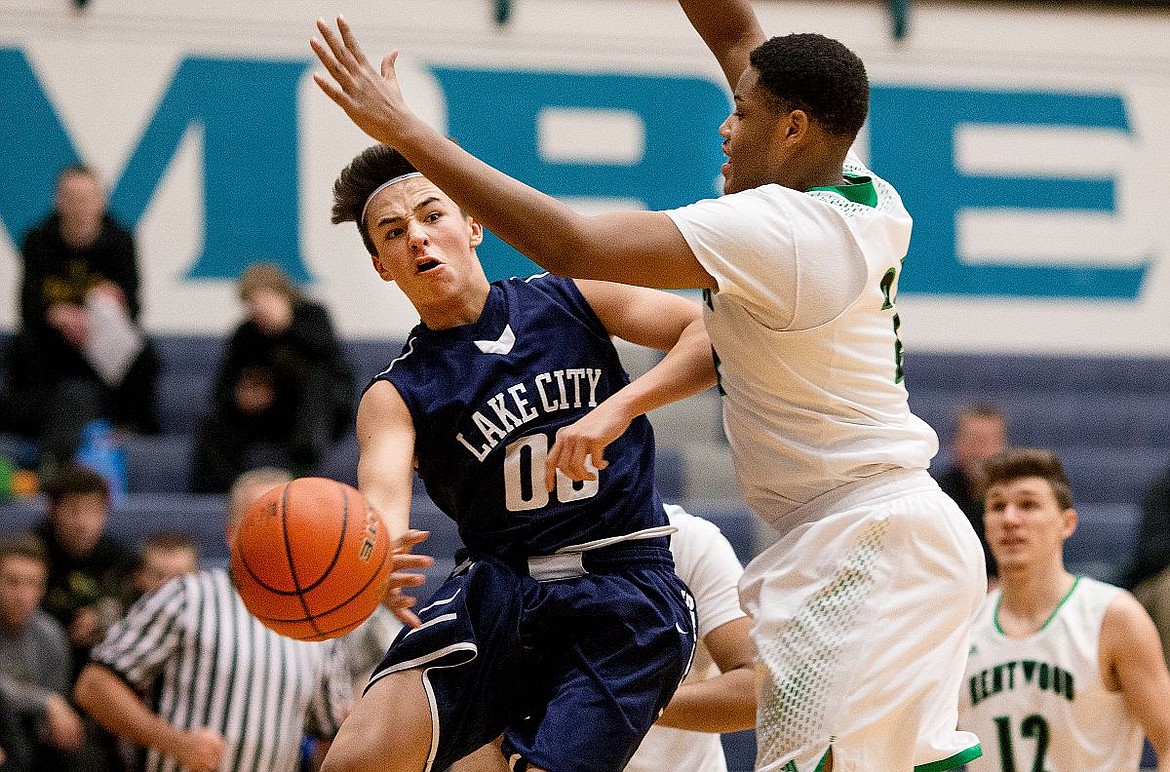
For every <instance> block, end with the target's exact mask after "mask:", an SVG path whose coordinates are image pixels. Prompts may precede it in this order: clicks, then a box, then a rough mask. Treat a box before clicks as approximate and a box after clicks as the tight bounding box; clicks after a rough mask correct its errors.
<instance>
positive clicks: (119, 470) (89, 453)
mask: <svg viewBox="0 0 1170 772" xmlns="http://www.w3.org/2000/svg"><path fill="white" fill-rule="evenodd" d="M74 461H76V462H77V463H78V464H81V465H82V466H87V467H89V468H90V469H92V470H94V471H95V472H97V473H98V474H100V475H101V476H102V477H104V478H105V479H106V484H107V485H108V486H109V488H110V503H111V504H112V505H113V506H115V507H116V506H118V505H120V504H122V503H123V502H124V501H125V500H126V451H125V449H123V448H122V446H121V445H120V444H119V443H118V440H117V437H116V436H115V435H114V428H113V427H112V426H110V422H109V421H107V420H106V419H104V418H96V419H94V420H92V421H90V422H89V423H87V424H86V425H85V426H84V428H82V430H81V445H80V446H79V447H78V448H77V454H76V455H75V456H74Z"/></svg>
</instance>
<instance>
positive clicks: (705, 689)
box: [658, 617, 756, 732]
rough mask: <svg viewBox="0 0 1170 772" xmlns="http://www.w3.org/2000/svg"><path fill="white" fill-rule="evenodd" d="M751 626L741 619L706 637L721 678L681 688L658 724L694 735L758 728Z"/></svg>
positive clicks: (747, 619) (749, 622) (728, 623)
mask: <svg viewBox="0 0 1170 772" xmlns="http://www.w3.org/2000/svg"><path fill="white" fill-rule="evenodd" d="M751 627H752V622H751V619H750V618H749V617H739V618H738V619H733V620H731V621H730V622H727V623H726V624H722V625H720V626H719V627H716V628H715V629H714V630H712V631H711V632H709V633H707V635H706V636H704V637H703V643H704V645H706V647H707V650H708V651H710V652H711V659H713V660H714V661H715V664H716V665H717V666H718V667H719V675H717V676H715V677H714V678H708V679H705V680H703V681H694V682H688V683H684V684H683V685H682V686H680V687H679V688H678V691H676V692H675V693H674V696H673V697H671V699H670V703H669V704H668V705H667V706H666V710H664V711H663V712H662V716H661V717H660V718H659V719H658V723H659V724H662V725H664V726H672V727H675V728H676V729H690V730H692V731H695V732H738V731H740V730H742V729H750V728H752V727H754V726H755V725H756V674H755V652H756V650H755V647H754V646H752V642H751V637H750V635H749V633H750V631H751Z"/></svg>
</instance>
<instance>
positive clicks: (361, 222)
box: [358, 172, 422, 228]
mask: <svg viewBox="0 0 1170 772" xmlns="http://www.w3.org/2000/svg"><path fill="white" fill-rule="evenodd" d="M421 176H422V172H407V173H406V174H400V175H398V176H397V177H394V178H393V179H389V180H386V181H385V182H383V183H382V184H381V185H379V186H378V187H376V188H374V192H373V193H371V194H370V195H369V197H368V198H367V199H366V203H364V204H362V216H361V217H360V218H358V225H360V226H361V227H363V228H365V227H366V210H367V209H369V208H370V202H371V201H373V200H374V196H376V195H378V194H379V193H381V192H382V191H383V190H385V189H386V188H388V187H390V186H391V185H393V184H394V183H396V182H402V181H403V180H409V179H412V178H414V177H421Z"/></svg>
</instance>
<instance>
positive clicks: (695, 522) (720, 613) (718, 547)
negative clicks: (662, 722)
mask: <svg viewBox="0 0 1170 772" xmlns="http://www.w3.org/2000/svg"><path fill="white" fill-rule="evenodd" d="M666 513H667V514H668V515H669V516H670V524H671V525H673V526H675V527H677V528H678V532H677V533H675V534H674V535H673V536H671V538H670V551H671V553H673V555H674V567H675V571H676V572H677V573H678V575H679V576H680V577H682V580H683V581H684V582H686V583H687V586H689V587H690V588H691V594H692V595H694V597H695V607H696V610H697V612H698V619H699V629H698V639H699V641H698V645H697V646H696V647H695V661H694V663H693V664H692V665H691V672H690V673H688V674H687V677H686V679H684V680H683V683H684V684H685V683H691V682H692V681H702V680H705V679H707V678H713V677H714V676H717V675H719V668H718V667H716V665H715V662H714V661H713V660H712V659H711V652H709V651H708V650H707V647H706V646H705V645H704V644H703V638H705V637H706V636H707V634H708V633H710V632H711V631H712V630H714V629H716V628H717V627H720V626H722V625H725V624H727V623H728V622H730V621H732V620H734V619H739V618H740V617H742V616H744V613H743V611H742V610H741V609H740V607H739V594H738V593H737V592H736V583H737V582H738V581H739V576H740V574H742V573H743V566H741V565H740V562H739V558H737V557H736V556H735V551H734V550H733V549H732V548H731V544H729V543H728V541H727V539H726V537H724V536H723V534H722V533H720V531H719V528H718V526H716V525H715V524H714V523H711V522H709V521H707V520H703V519H702V518H699V517H695V516H694V515H691V514H689V513H688V512H686V511H684V510H683V508H682V507H679V506H676V505H673V504H667V505H666ZM674 770H677V771H678V772H683V771H684V770H685V772H727V760H726V759H725V758H724V756H723V745H722V743H721V741H720V739H719V735H718V734H714V733H708V732H690V731H687V730H685V729H674V728H671V727H665V726H654V727H652V728H651V729H650V732H649V734H647V735H646V737H645V739H643V740H642V744H641V745H640V746H638V752H637V753H635V754H634V758H633V759H631V760H630V763H629V765H627V766H626V772H671V771H674Z"/></svg>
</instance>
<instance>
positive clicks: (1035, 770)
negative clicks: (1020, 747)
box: [992, 714, 1048, 772]
mask: <svg viewBox="0 0 1170 772" xmlns="http://www.w3.org/2000/svg"><path fill="white" fill-rule="evenodd" d="M992 720H993V721H995V734H996V736H997V739H998V740H999V765H1000V767H1001V768H1002V770H1003V772H1048V768H1047V767H1045V766H1044V757H1045V756H1047V755H1048V722H1047V721H1045V720H1044V716H1040V715H1036V714H1032V715H1030V716H1027V717H1025V718H1024V720H1023V721H1021V722H1020V726H1019V732H1020V736H1021V737H1023V738H1026V739H1029V740H1033V741H1035V743H1036V752H1035V754H1034V755H1033V756H1032V766H1031V767H1028V768H1027V769H1023V768H1020V767H1017V766H1016V755H1015V754H1016V749H1015V746H1014V737H1013V734H1014V733H1013V732H1012V719H1011V716H996V717H995V718H994V719H992Z"/></svg>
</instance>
